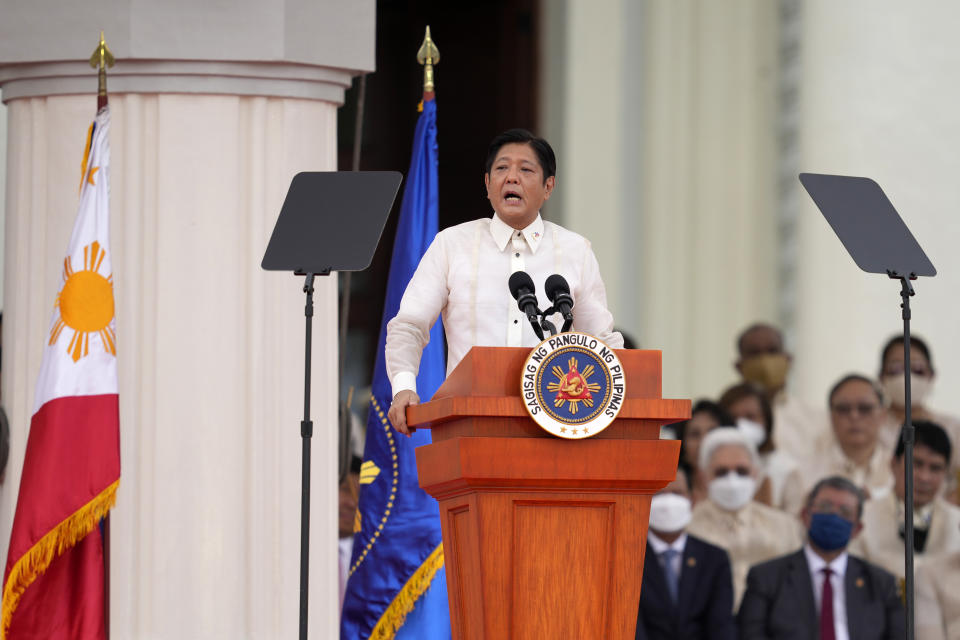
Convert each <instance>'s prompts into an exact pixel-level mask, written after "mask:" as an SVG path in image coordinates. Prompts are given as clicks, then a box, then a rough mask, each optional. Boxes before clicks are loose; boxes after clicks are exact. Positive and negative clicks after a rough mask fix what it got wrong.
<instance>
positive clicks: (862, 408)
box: [830, 402, 880, 416]
mask: <svg viewBox="0 0 960 640" xmlns="http://www.w3.org/2000/svg"><path fill="white" fill-rule="evenodd" d="M879 408H880V405H878V404H871V403H869V402H859V403H857V404H835V405H833V406H832V407H830V410H831V411H833V412H834V413H836V414H837V415H841V416H849V415H853V414H854V413H858V414H860V415H861V416H869V415H870V414H872V413H873V412H874V411H876V410H877V409H879Z"/></svg>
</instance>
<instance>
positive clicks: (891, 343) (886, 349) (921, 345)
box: [880, 334, 934, 375]
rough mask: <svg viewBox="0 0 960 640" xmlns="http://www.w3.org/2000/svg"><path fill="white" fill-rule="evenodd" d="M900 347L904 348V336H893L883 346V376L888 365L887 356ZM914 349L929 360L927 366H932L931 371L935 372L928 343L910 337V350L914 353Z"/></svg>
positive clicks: (881, 355) (881, 359)
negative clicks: (884, 368)
mask: <svg viewBox="0 0 960 640" xmlns="http://www.w3.org/2000/svg"><path fill="white" fill-rule="evenodd" d="M898 346H899V347H903V334H900V335H898V336H893V337H892V338H890V339H889V340H887V344H885V345H884V346H883V351H881V352H880V374H881V375H883V366H884V365H885V364H886V363H887V356H888V355H889V354H890V352H891V351H892V350H893V349H894V348H895V347H898ZM914 349H916V350H917V351H919V352H920V353H922V354H923V357H924V358H926V359H927V364H929V365H930V371H933V370H934V369H933V358H932V357H931V356H930V347H928V346H927V343H926V342H924V341H923V339H921V338H918V337H916V336H910V350H911V351H913V350H914Z"/></svg>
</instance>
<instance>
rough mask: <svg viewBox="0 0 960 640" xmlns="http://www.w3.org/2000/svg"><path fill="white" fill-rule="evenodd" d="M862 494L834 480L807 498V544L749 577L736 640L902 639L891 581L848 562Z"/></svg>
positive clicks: (875, 569)
mask: <svg viewBox="0 0 960 640" xmlns="http://www.w3.org/2000/svg"><path fill="white" fill-rule="evenodd" d="M862 515H863V493H862V492H861V491H860V489H858V488H857V487H856V486H855V485H854V484H853V483H851V482H850V481H849V480H846V479H845V478H841V477H839V476H831V477H829V478H825V479H823V480H821V481H820V482H818V483H817V484H816V486H815V487H814V488H813V490H812V491H811V492H810V495H809V496H808V497H807V505H806V507H804V509H803V524H804V526H805V527H806V529H807V543H806V544H805V545H804V547H803V548H802V549H801V550H800V551H797V552H796V553H792V554H790V555H786V556H782V557H780V558H774V559H773V560H770V561H768V562H764V563H762V564H758V565H756V566H754V567H753V568H751V569H750V573H749V574H748V575H747V591H746V593H745V594H744V596H743V602H742V603H741V604H740V613H739V615H738V623H739V626H740V638H741V640H791V639H796V640H874V639H881V638H882V639H889V640H893V639H894V638H897V639H900V638H903V637H904V635H905V628H906V625H905V620H904V611H903V603H902V601H901V599H900V594H899V593H898V591H897V584H896V580H895V579H894V577H893V576H892V575H890V574H889V573H887V572H886V571H884V570H883V569H881V568H879V567H877V566H874V565H872V564H870V563H869V562H866V561H864V560H861V559H860V558H857V557H855V556H851V555H849V554H847V544H848V543H849V541H850V538H851V537H853V536H855V535H856V534H857V533H859V532H860V529H861V528H862V526H863V525H862V524H861V522H860V517H861V516H862Z"/></svg>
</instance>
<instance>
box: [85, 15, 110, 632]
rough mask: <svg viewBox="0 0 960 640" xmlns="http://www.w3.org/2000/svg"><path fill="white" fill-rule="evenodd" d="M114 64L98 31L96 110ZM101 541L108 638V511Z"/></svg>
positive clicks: (103, 103)
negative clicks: (108, 73)
mask: <svg viewBox="0 0 960 640" xmlns="http://www.w3.org/2000/svg"><path fill="white" fill-rule="evenodd" d="M113 65H114V58H113V53H111V52H110V47H108V46H107V43H106V41H105V40H104V39H103V31H101V32H100V42H98V43H97V47H96V48H95V49H94V50H93V55H91V56H90V66H91V67H93V68H94V69H96V70H97V112H98V113H99V111H100V110H101V109H103V108H104V107H105V106H107V67H112V66H113ZM100 533H101V539H102V542H103V633H104V638H105V639H106V640H110V512H109V511H108V512H107V515H106V516H104V518H103V520H102V521H101V529H100Z"/></svg>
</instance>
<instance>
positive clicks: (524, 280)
mask: <svg viewBox="0 0 960 640" xmlns="http://www.w3.org/2000/svg"><path fill="white" fill-rule="evenodd" d="M507 286H508V287H510V294H511V295H512V296H513V298H514V300H516V299H518V298H519V297H520V290H521V289H526V290H527V292H528V293H536V292H537V289H536V287H535V286H534V285H533V278H531V277H530V274H529V273H527V272H526V271H514V272H513V273H512V274H510V280H508V281H507Z"/></svg>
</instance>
